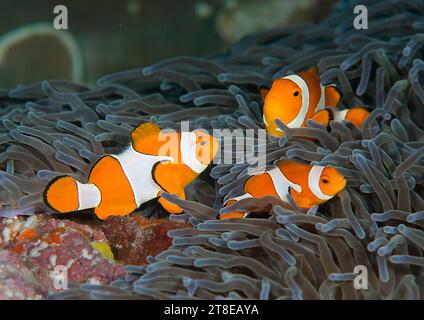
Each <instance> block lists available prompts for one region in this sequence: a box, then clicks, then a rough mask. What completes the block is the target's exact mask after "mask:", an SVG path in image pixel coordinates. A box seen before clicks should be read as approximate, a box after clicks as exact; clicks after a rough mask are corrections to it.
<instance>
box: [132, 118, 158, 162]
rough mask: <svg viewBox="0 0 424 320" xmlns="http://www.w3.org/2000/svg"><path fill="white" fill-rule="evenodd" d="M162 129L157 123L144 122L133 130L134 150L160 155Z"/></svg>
mask: <svg viewBox="0 0 424 320" xmlns="http://www.w3.org/2000/svg"><path fill="white" fill-rule="evenodd" d="M160 132H161V130H160V128H159V127H158V125H157V124H155V123H150V122H146V123H142V124H140V125H139V126H138V127H137V128H135V129H134V130H133V132H131V142H132V146H133V148H134V150H136V151H138V152H140V153H144V154H150V155H158V149H159V148H160V146H161V144H160V143H159V134H160Z"/></svg>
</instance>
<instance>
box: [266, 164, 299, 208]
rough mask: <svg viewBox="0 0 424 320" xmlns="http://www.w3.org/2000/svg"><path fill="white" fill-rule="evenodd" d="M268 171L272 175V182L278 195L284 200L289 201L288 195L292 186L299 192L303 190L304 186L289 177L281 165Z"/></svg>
mask: <svg viewBox="0 0 424 320" xmlns="http://www.w3.org/2000/svg"><path fill="white" fill-rule="evenodd" d="M266 173H267V174H269V176H270V177H271V180H272V183H273V184H274V188H275V191H276V192H277V194H278V196H279V197H280V198H281V199H283V200H284V201H288V199H287V195H288V194H289V192H290V191H289V190H290V188H293V189H294V190H295V191H297V192H301V191H302V187H301V186H300V185H298V184H296V183H293V182H291V181H290V180H289V179H287V178H286V176H285V175H284V174H283V173H282V172H281V169H280V168H279V167H275V168H273V169H271V170H269V171H266Z"/></svg>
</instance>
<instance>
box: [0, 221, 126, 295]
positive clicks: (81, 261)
mask: <svg viewBox="0 0 424 320" xmlns="http://www.w3.org/2000/svg"><path fill="white" fill-rule="evenodd" d="M0 231H1V242H0V247H1V248H2V250H1V251H0V263H1V262H3V261H4V262H5V268H7V269H8V270H9V269H10V270H12V271H13V272H12V273H10V276H8V275H9V274H8V273H4V272H1V276H0V299H29V298H36V297H39V298H44V297H45V295H46V293H53V292H58V291H61V290H63V289H65V288H66V285H64V284H65V283H66V282H67V283H68V284H74V283H85V282H89V283H95V284H106V283H110V282H111V281H113V280H115V279H117V278H119V277H121V276H122V275H123V274H124V270H123V267H122V266H121V265H119V264H116V263H115V262H114V261H111V260H109V259H107V258H105V257H103V256H102V254H101V253H100V252H98V251H97V250H95V249H93V246H92V244H93V243H95V242H96V243H99V242H105V241H106V238H105V236H104V234H103V233H102V232H101V231H96V230H93V229H92V228H90V227H89V226H86V225H80V224H77V223H75V222H71V221H68V220H58V219H52V218H47V217H43V218H40V217H37V216H33V217H31V218H30V219H28V220H26V221H24V220H20V219H8V220H4V221H3V222H2V223H1V224H0ZM2 266H3V265H2ZM27 274H30V275H31V278H32V279H34V281H33V282H29V281H28V280H27V278H28V277H27ZM64 281H65V282H64ZM38 287H39V288H40V289H39V290H38V291H37V290H36V289H35V288H38ZM2 288H4V290H2ZM14 288H17V290H16V292H21V293H19V294H18V295H16V294H15V295H13V294H11V293H10V292H9V291H10V290H12V291H15V290H14Z"/></svg>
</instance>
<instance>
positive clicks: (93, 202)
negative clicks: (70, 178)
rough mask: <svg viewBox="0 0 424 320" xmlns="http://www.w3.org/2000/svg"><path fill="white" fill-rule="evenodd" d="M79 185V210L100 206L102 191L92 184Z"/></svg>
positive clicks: (78, 183)
mask: <svg viewBox="0 0 424 320" xmlns="http://www.w3.org/2000/svg"><path fill="white" fill-rule="evenodd" d="M76 183H77V192H78V210H84V209H90V208H95V207H97V206H98V205H99V204H100V201H101V195H100V190H99V188H97V186H96V185H94V184H92V183H81V182H79V181H76Z"/></svg>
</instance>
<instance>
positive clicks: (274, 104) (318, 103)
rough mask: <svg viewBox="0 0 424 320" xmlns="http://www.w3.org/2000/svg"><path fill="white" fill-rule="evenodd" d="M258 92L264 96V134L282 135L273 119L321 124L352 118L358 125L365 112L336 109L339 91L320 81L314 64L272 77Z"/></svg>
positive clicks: (291, 125) (290, 123)
mask: <svg viewBox="0 0 424 320" xmlns="http://www.w3.org/2000/svg"><path fill="white" fill-rule="evenodd" d="M261 95H262V97H263V99H264V111H263V121H264V124H265V127H266V130H267V132H268V134H269V135H272V136H275V137H281V136H283V135H284V132H283V131H282V130H281V129H280V128H279V127H278V126H277V124H276V123H275V120H276V119H280V120H281V121H282V122H283V123H284V124H285V125H286V126H287V127H289V128H299V127H303V126H305V124H306V121H307V120H309V119H311V120H313V121H314V122H316V123H319V124H322V125H324V126H325V127H327V126H328V124H329V122H330V121H331V120H333V119H335V120H336V121H341V120H349V121H352V120H351V119H353V121H352V122H353V123H355V124H356V125H357V126H358V127H360V126H361V125H362V122H363V120H364V117H365V118H366V117H367V116H368V114H369V112H368V111H367V110H365V109H364V108H360V107H357V108H353V109H351V111H349V117H346V118H345V117H344V116H346V114H345V111H344V110H343V111H336V110H335V107H336V106H337V104H338V103H339V101H340V99H341V94H340V92H339V91H338V90H337V88H336V87H335V86H334V85H327V86H323V85H322V84H321V80H320V76H319V74H318V69H317V68H316V67H312V68H311V69H309V70H308V71H303V72H300V73H298V74H294V75H289V76H286V77H283V78H281V79H276V80H274V81H273V83H272V87H271V89H270V90H268V89H265V88H262V89H261Z"/></svg>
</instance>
